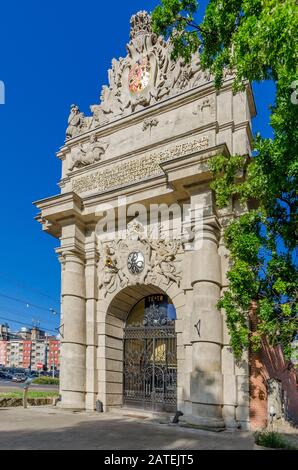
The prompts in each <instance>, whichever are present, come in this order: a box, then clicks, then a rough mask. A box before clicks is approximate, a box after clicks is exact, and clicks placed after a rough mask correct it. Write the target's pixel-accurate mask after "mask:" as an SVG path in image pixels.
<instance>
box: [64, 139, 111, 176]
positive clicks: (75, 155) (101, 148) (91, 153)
mask: <svg viewBox="0 0 298 470" xmlns="http://www.w3.org/2000/svg"><path fill="white" fill-rule="evenodd" d="M107 148H108V144H106V143H105V142H98V141H97V138H96V135H95V134H92V135H91V137H90V141H89V143H88V144H80V145H79V147H75V148H74V149H73V150H72V152H71V165H70V168H69V169H70V171H72V170H73V169H74V168H81V167H84V166H87V165H91V164H92V163H95V162H99V161H100V159H101V157H102V155H104V154H105V152H106V150H107Z"/></svg>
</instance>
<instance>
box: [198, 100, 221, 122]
mask: <svg viewBox="0 0 298 470" xmlns="http://www.w3.org/2000/svg"><path fill="white" fill-rule="evenodd" d="M193 114H194V116H197V117H198V120H199V122H202V123H207V122H210V121H211V120H214V118H215V114H216V111H215V99H214V98H213V97H211V98H203V99H201V100H199V101H198V102H197V103H196V107H195V110H194V111H193Z"/></svg>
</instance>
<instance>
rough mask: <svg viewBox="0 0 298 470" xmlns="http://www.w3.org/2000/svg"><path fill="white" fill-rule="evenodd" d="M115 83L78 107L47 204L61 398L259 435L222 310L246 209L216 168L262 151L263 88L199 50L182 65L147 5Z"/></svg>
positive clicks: (44, 219)
mask: <svg viewBox="0 0 298 470" xmlns="http://www.w3.org/2000/svg"><path fill="white" fill-rule="evenodd" d="M108 78H109V80H108V84H107V85H104V86H103V88H102V93H101V100H100V102H99V103H96V104H94V105H92V106H91V115H89V116H88V115H85V114H84V113H83V112H81V111H80V109H79V107H78V106H77V105H73V106H72V107H71V112H70V116H69V119H68V126H67V131H66V142H65V143H64V145H63V147H62V148H61V149H60V150H59V152H58V154H57V156H58V158H59V159H60V161H61V165H62V176H61V180H60V182H59V186H60V193H59V194H58V195H56V196H53V197H50V198H47V199H44V200H41V201H38V202H36V203H35V204H36V206H37V208H38V210H39V215H38V216H37V220H38V221H39V222H40V223H41V224H42V227H43V230H44V231H45V232H47V233H49V234H51V235H52V236H54V237H56V238H57V239H58V240H59V244H60V246H59V248H58V249H57V250H56V251H57V255H58V257H59V261H60V263H61V269H62V292H61V301H62V307H61V308H62V318H61V325H63V328H62V329H61V331H63V338H62V347H61V382H60V393H61V396H62V402H61V406H62V407H64V408H75V409H88V410H94V409H95V407H96V402H97V400H99V401H101V402H102V404H103V409H104V411H107V410H110V409H112V408H117V407H121V406H132V404H133V403H134V404H136V402H137V403H138V406H140V407H143V408H146V409H147V408H148V407H149V408H150V409H164V410H167V409H171V412H173V410H174V409H175V410H178V411H181V412H183V418H182V419H183V420H185V421H186V422H187V423H194V424H196V425H199V426H200V425H202V426H204V427H206V426H207V427H210V428H213V429H214V428H215V429H223V428H224V427H225V426H226V427H231V428H235V427H241V428H242V429H248V428H249V392H248V390H249V372H248V363H247V361H245V360H244V361H243V362H242V363H241V364H238V363H236V362H235V360H234V357H233V355H232V353H231V351H230V347H229V335H228V331H227V329H226V326H225V322H224V313H223V312H221V311H219V310H218V309H217V303H218V300H219V298H220V296H221V294H222V292H223V290H224V289H225V288H226V286H227V283H228V281H227V278H226V271H227V267H228V264H229V254H228V253H227V251H226V249H225V246H224V240H223V228H224V226H225V225H226V223H227V222H228V221H229V220H230V219H232V218H235V217H237V216H238V215H239V214H240V213H241V212H242V211H243V210H245V208H243V207H242V206H241V205H240V204H239V201H237V200H236V199H233V201H231V203H230V206H229V208H228V209H225V210H224V211H220V210H218V207H217V206H216V201H215V197H214V194H213V191H212V190H211V188H210V183H211V181H212V174H211V172H210V170H209V162H210V159H212V158H213V156H215V155H227V156H228V155H230V154H232V153H233V154H239V155H250V154H251V142H252V135H251V118H253V117H254V115H255V107H254V101H253V97H252V91H251V87H250V85H249V84H248V85H247V87H246V89H245V90H244V91H243V92H241V93H238V94H234V93H233V76H232V75H231V74H230V73H229V71H227V72H226V74H225V80H224V83H223V85H222V88H221V90H220V92H217V91H216V90H215V87H214V81H213V77H212V76H211V75H210V73H209V72H208V71H204V70H202V68H201V65H200V56H199V54H194V55H193V57H192V60H191V61H190V63H189V64H186V63H184V62H183V61H182V60H177V61H176V62H175V61H173V60H172V59H171V51H170V44H169V42H167V41H166V40H165V39H164V38H163V37H157V36H156V35H155V34H154V33H153V32H152V29H151V18H150V16H149V14H148V13H147V12H144V11H142V12H139V13H137V14H136V15H134V16H133V17H132V19H131V31H130V41H129V43H128V45H127V55H126V57H124V58H120V59H113V61H112V67H111V69H110V70H109V72H108ZM124 198H125V201H126V203H125V204H124V202H123V200H124ZM152 207H155V209H157V213H158V214H159V215H158V224H159V230H158V231H157V234H158V236H153V232H154V231H153V230H152V226H153V222H152V220H151V214H152ZM185 207H187V210H185ZM123 211H124V212H125V215H126V217H127V222H128V224H127V225H126V226H125V227H124V230H123V227H120V226H121V223H120V222H121V220H122V218H123V217H122V215H121V214H122V213H123ZM109 213H113V214H114V219H113V225H112V228H109V227H110V226H109V225H108V223H107V214H109ZM99 226H100V227H106V232H107V233H106V234H105V236H102V234H101V233H99V230H98V227H99ZM177 226H178V227H180V228H179V230H177ZM181 234H189V237H188V238H185V237H184V235H183V236H181ZM161 299H162V300H161Z"/></svg>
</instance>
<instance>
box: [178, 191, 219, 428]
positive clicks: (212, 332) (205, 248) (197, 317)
mask: <svg viewBox="0 0 298 470" xmlns="http://www.w3.org/2000/svg"><path fill="white" fill-rule="evenodd" d="M190 194H191V205H192V213H193V222H196V224H195V229H194V232H195V239H194V250H193V253H192V270H191V285H192V287H193V308H192V318H191V325H190V327H191V331H190V338H191V343H192V373H191V378H190V401H191V406H192V415H191V416H186V417H185V419H186V421H187V422H191V423H193V424H197V425H201V426H203V427H208V428H222V427H224V421H223V419H222V400H223V383H222V382H223V381H222V371H221V349H222V336H223V324H222V315H221V312H220V311H219V310H218V309H217V302H218V300H219V298H220V290H221V260H220V256H219V254H218V242H219V223H218V220H217V218H216V216H215V215H214V203H213V194H212V191H211V190H210V189H209V188H208V187H207V186H201V187H197V188H192V189H191V190H190ZM195 207H197V208H198V209H199V211H197V210H194V209H195ZM200 208H201V209H200Z"/></svg>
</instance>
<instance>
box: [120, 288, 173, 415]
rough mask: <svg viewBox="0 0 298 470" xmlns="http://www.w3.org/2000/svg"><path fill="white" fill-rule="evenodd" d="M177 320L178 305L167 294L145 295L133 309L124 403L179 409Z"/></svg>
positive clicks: (127, 327)
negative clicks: (176, 309)
mask: <svg viewBox="0 0 298 470" xmlns="http://www.w3.org/2000/svg"><path fill="white" fill-rule="evenodd" d="M175 320H176V311H175V307H174V305H173V303H172V302H171V300H170V298H169V297H168V296H167V295H165V294H163V293H156V294H151V295H147V296H145V297H143V298H142V299H141V300H139V301H138V302H137V303H136V304H135V305H134V307H133V308H132V309H131V310H130V312H129V314H128V316H127V319H126V322H125V326H124V348H123V404H124V406H132V407H140V408H143V409H152V410H155V411H175V410H176V408H177V345H176V333H175Z"/></svg>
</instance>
